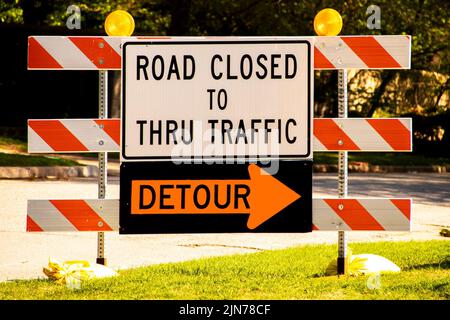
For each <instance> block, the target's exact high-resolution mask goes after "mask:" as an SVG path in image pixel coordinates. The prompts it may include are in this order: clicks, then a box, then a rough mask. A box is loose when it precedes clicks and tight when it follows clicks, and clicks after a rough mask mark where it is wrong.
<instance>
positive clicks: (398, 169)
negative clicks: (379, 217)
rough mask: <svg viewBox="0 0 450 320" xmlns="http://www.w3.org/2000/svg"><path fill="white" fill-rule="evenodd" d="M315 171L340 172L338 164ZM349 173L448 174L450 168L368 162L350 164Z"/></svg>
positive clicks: (323, 166) (326, 165)
mask: <svg viewBox="0 0 450 320" xmlns="http://www.w3.org/2000/svg"><path fill="white" fill-rule="evenodd" d="M313 171H314V172H316V173H328V172H338V165H337V164H314V165H313ZM348 172H354V173H417V172H427V173H447V172H450V166H440V165H429V166H393V165H371V164H368V163H367V162H350V163H349V164H348Z"/></svg>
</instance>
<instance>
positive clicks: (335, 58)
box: [28, 35, 411, 70]
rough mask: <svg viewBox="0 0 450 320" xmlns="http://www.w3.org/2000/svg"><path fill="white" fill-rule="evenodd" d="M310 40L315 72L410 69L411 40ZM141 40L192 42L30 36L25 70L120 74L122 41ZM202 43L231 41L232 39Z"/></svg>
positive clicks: (387, 37) (383, 37) (396, 37)
mask: <svg viewBox="0 0 450 320" xmlns="http://www.w3.org/2000/svg"><path fill="white" fill-rule="evenodd" d="M281 38H286V37H280V39H281ZM312 38H314V42H315V45H314V68H315V69H321V70H326V69H349V68H357V69H409V68H410V66H411V59H410V55H411V37H410V36H408V35H393V36H391V35H381V36H336V37H312ZM140 39H146V40H154V41H167V40H180V41H181V40H189V39H192V38H189V37H84V36H81V37H80V36H69V37H61V36H31V37H29V38H28V69H30V70H120V69H121V43H122V41H124V40H140ZM196 39H198V37H197V38H196ZM204 39H209V40H219V39H220V40H221V41H226V40H233V38H232V37H231V38H230V37H226V38H221V37H204ZM234 39H235V38H234ZM249 39H251V38H249Z"/></svg>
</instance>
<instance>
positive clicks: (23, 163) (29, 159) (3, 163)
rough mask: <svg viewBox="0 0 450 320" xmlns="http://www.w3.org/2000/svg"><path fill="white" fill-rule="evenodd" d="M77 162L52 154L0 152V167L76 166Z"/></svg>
mask: <svg viewBox="0 0 450 320" xmlns="http://www.w3.org/2000/svg"><path fill="white" fill-rule="evenodd" d="M77 165H80V164H79V163H78V162H76V161H73V160H70V159H62V158H58V157H52V156H29V155H24V154H15V153H0V167H42V166H77Z"/></svg>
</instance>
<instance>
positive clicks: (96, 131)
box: [28, 118, 412, 153]
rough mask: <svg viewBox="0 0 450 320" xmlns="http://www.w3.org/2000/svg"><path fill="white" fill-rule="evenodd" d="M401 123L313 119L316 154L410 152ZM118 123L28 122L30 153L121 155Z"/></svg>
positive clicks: (404, 121) (405, 122)
mask: <svg viewBox="0 0 450 320" xmlns="http://www.w3.org/2000/svg"><path fill="white" fill-rule="evenodd" d="M411 139H412V124H411V119H410V118H401V119H373V118H370V119H362V118H347V119H345V118H343V119H335V118H333V119H331V118H330V119H326V118H317V119H314V151H411V148H412V142H411ZM119 150H120V120H119V119H106V120H103V119H65V120H28V152H30V153H58V152H63V153H70V152H106V151H107V152H119Z"/></svg>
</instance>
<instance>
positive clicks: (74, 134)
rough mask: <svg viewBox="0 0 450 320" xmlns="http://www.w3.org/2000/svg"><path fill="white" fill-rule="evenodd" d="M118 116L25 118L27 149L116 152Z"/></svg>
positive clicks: (118, 126) (56, 151)
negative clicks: (102, 117)
mask: <svg viewBox="0 0 450 320" xmlns="http://www.w3.org/2000/svg"><path fill="white" fill-rule="evenodd" d="M119 149H120V120H119V119H64V120H28V152H29V153H58V152H61V153H70V152H117V151H119Z"/></svg>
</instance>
